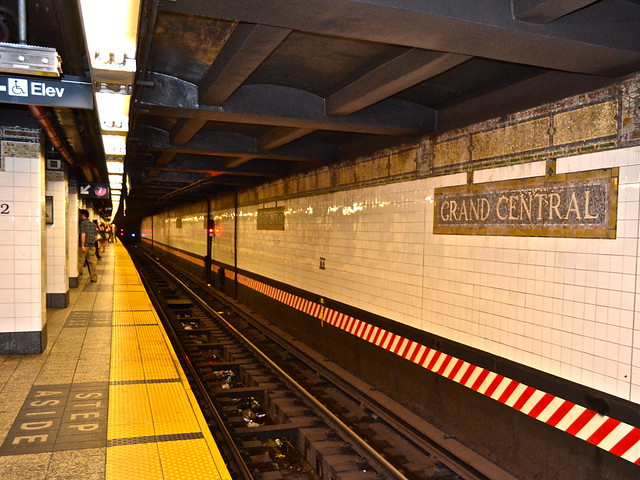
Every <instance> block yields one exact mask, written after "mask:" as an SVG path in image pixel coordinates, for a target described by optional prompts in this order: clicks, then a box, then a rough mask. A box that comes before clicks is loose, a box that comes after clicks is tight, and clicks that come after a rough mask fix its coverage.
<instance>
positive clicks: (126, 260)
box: [106, 246, 232, 480]
mask: <svg viewBox="0 0 640 480" xmlns="http://www.w3.org/2000/svg"><path fill="white" fill-rule="evenodd" d="M119 247H120V248H117V249H116V259H115V260H116V272H118V273H116V274H115V277H116V281H117V282H116V285H119V286H121V287H122V286H123V285H125V284H126V285H127V286H129V287H137V286H141V285H142V282H141V280H140V276H139V274H138V272H137V270H135V267H134V266H133V262H132V261H131V258H130V257H129V255H128V253H127V252H126V250H125V249H124V247H122V246H119ZM114 293H117V294H116V295H114V307H116V305H118V304H120V305H121V304H122V303H124V302H125V301H128V302H130V304H133V303H134V298H131V295H127V294H131V293H133V294H134V295H132V296H133V297H135V300H137V301H144V302H148V304H149V305H151V301H150V299H149V298H148V296H147V295H146V292H145V293H144V296H145V298H144V299H143V298H141V295H140V294H141V292H140V290H138V289H137V288H135V289H131V290H127V291H122V290H121V289H118V291H117V292H114ZM125 295H127V297H128V298H126V300H125V298H123V297H124V296H125ZM150 313H151V315H152V317H153V322H155V323H157V325H158V326H159V331H160V334H161V336H162V340H163V342H164V347H165V348H166V350H167V351H168V353H169V356H170V357H171V360H172V362H173V364H174V366H175V368H176V373H177V375H178V377H179V378H180V380H181V384H182V388H183V389H184V392H185V396H186V402H188V403H189V406H188V407H187V406H186V405H185V406H184V408H185V409H187V408H190V410H191V412H192V413H193V417H194V418H195V421H196V424H197V426H198V427H199V430H200V432H201V433H202V435H203V439H201V440H181V441H169V442H157V443H147V444H134V445H124V446H111V447H108V448H107V475H106V479H107V480H116V479H121V478H122V473H123V472H126V471H127V470H129V469H130V468H131V464H132V462H138V461H140V463H138V466H139V467H141V469H142V470H141V471H143V472H144V473H145V475H143V476H142V477H139V478H153V479H160V478H164V479H174V478H175V479H181V480H182V479H187V478H207V479H212V480H214V479H220V480H232V478H231V475H230V473H229V471H228V470H227V467H226V465H225V462H224V459H223V458H222V454H221V453H220V450H219V449H218V446H217V444H216V442H215V440H214V438H213V436H212V435H211V432H210V431H209V426H208V425H207V422H206V420H205V418H204V415H203V414H202V411H201V409H200V406H199V405H198V402H197V400H196V397H195V395H194V393H193V391H192V390H191V386H190V385H189V382H188V380H187V377H186V375H185V373H184V371H183V369H182V366H181V365H180V362H179V360H178V357H177V355H176V354H175V352H174V350H173V347H172V346H171V342H170V340H169V337H168V336H167V333H166V332H165V330H164V327H163V326H162V323H161V322H160V318H159V317H158V315H157V313H156V311H155V309H153V310H151V312H150ZM145 314H146V315H147V316H149V312H145ZM147 318H149V317H147ZM149 320H151V318H149ZM118 328H130V327H118ZM134 328H135V327H134ZM118 345H120V346H121V345H122V343H121V342H118V341H116V342H114V343H113V346H112V349H113V348H115V347H117V346H118ZM138 348H139V347H138ZM114 355H115V351H114V350H112V358H113V357H114ZM143 362H144V359H143ZM115 380H123V379H122V378H118V379H114V378H111V381H115ZM119 387H120V385H112V386H111V388H110V391H111V392H113V393H115V392H114V390H115V389H119ZM116 399H120V401H122V396H121V395H117V394H116V395H114V400H116ZM183 404H184V401H183ZM120 407H122V405H120ZM109 411H110V415H109V417H111V412H112V411H113V412H114V414H115V415H116V416H117V414H116V412H117V411H118V407H116V406H115V405H114V407H113V410H112V407H111V401H110V405H109ZM185 414H186V412H185ZM155 421H156V420H155V419H154V422H155ZM116 422H117V419H116V418H115V417H114V423H112V424H111V427H112V431H111V432H109V438H114V437H113V434H116V435H117V434H118V433H120V434H122V433H124V432H125V431H127V430H126V428H125V430H124V431H123V430H122V429H121V428H122V426H121V428H117V427H116ZM161 423H162V422H161ZM177 423H178V424H181V422H177ZM189 423H190V422H187V424H189ZM191 426H193V427H195V424H191ZM166 427H167V425H166V424H164V425H160V424H158V428H160V429H161V430H163V429H164V428H166ZM155 431H156V435H157V434H158V431H157V429H156V430H155ZM162 433H167V432H162ZM173 433H176V434H178V433H190V432H181V431H179V432H173ZM120 438H122V437H120ZM207 459H210V460H211V463H208V462H207ZM185 462H186V463H188V464H190V465H192V467H187V466H185ZM193 465H197V472H196V471H194V472H187V470H188V469H189V468H193ZM160 472H162V473H160ZM130 473H133V472H130ZM149 474H151V475H152V476H151V477H147V476H148V475H149ZM192 474H193V476H192ZM185 475H186V476H185ZM202 475H204V476H202Z"/></svg>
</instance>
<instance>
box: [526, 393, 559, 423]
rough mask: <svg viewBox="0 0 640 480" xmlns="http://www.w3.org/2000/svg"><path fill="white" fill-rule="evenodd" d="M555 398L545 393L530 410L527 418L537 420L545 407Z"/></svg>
mask: <svg viewBox="0 0 640 480" xmlns="http://www.w3.org/2000/svg"><path fill="white" fill-rule="evenodd" d="M554 398H555V395H551V394H550V393H545V394H544V395H543V397H542V398H541V399H540V400H539V401H538V403H536V406H535V407H533V408H532V409H531V411H530V412H529V416H530V417H533V418H538V415H540V414H541V413H542V411H543V410H544V409H545V408H547V406H548V405H549V404H550V403H551V402H552V400H553V399H554Z"/></svg>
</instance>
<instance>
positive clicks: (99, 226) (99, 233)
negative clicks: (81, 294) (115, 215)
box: [78, 209, 118, 283]
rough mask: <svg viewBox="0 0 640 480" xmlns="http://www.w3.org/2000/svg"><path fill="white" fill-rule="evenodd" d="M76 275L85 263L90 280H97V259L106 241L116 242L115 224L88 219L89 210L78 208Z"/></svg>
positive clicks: (102, 251) (79, 273) (80, 274)
mask: <svg viewBox="0 0 640 480" xmlns="http://www.w3.org/2000/svg"><path fill="white" fill-rule="evenodd" d="M78 219H79V224H78V277H80V276H82V270H83V268H84V266H85V264H86V265H87V268H88V269H89V277H90V280H91V281H92V282H94V283H95V282H97V281H98V260H101V259H102V255H101V253H104V251H105V248H106V246H107V242H109V243H111V242H117V241H118V237H117V236H116V226H115V224H113V223H104V222H103V223H99V222H98V221H97V220H93V221H91V220H89V211H88V210H85V209H80V210H78Z"/></svg>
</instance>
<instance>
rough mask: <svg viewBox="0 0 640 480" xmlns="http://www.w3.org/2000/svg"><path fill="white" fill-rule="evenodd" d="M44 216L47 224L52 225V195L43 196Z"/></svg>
mask: <svg viewBox="0 0 640 480" xmlns="http://www.w3.org/2000/svg"><path fill="white" fill-rule="evenodd" d="M44 218H45V221H46V224H47V225H53V197H50V196H46V197H44Z"/></svg>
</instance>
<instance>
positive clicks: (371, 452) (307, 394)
mask: <svg viewBox="0 0 640 480" xmlns="http://www.w3.org/2000/svg"><path fill="white" fill-rule="evenodd" d="M142 253H143V254H145V255H146V256H148V257H149V258H150V259H151V260H152V261H154V262H155V263H156V264H157V266H158V267H159V268H161V269H162V270H163V271H165V272H166V274H167V275H169V276H171V277H172V278H173V279H174V281H175V282H176V283H178V284H179V285H180V286H182V288H184V289H185V290H186V291H188V292H189V293H190V295H192V297H193V298H194V299H196V300H197V301H198V302H199V303H200V304H201V305H200V306H202V307H203V308H204V309H205V310H206V311H207V312H209V313H210V314H211V315H213V316H215V317H216V318H218V319H219V320H220V321H221V322H223V323H224V324H225V325H227V327H228V328H229V329H230V330H231V331H233V332H234V333H235V334H236V335H237V336H238V337H239V338H240V339H241V340H242V341H243V342H245V344H246V345H247V346H248V347H249V348H251V349H252V350H253V351H254V352H255V353H256V354H257V355H258V356H259V357H260V358H261V359H262V360H263V361H264V362H265V363H267V364H268V365H269V366H270V367H271V368H272V369H273V370H274V371H276V372H277V373H278V374H279V375H281V376H282V378H284V379H285V380H286V381H287V383H289V384H290V385H291V386H292V387H294V388H295V389H296V390H298V391H299V392H300V393H301V394H302V395H303V396H304V397H305V398H306V399H307V400H308V401H310V402H311V403H313V405H314V406H315V407H316V408H318V410H320V411H321V412H322V413H323V414H324V415H325V417H326V418H327V419H328V420H329V422H330V423H333V424H334V425H337V426H338V427H339V429H340V430H341V431H342V432H343V433H345V434H346V435H347V436H348V437H350V438H351V440H353V441H355V442H356V443H357V444H358V446H359V447H360V448H362V449H363V450H365V451H366V452H367V453H368V454H369V455H370V456H371V457H372V458H373V459H375V461H376V462H378V463H379V464H380V465H382V466H383V467H384V468H385V469H386V470H388V471H389V472H391V473H393V474H394V475H395V476H396V477H397V479H398V480H410V479H409V478H408V477H406V476H405V475H404V474H403V473H402V472H401V471H400V470H398V469H397V468H396V467H395V466H394V465H392V464H391V463H389V461H388V460H387V459H386V458H384V457H383V456H382V455H381V454H380V453H378V452H377V451H376V450H375V449H374V448H373V447H371V446H370V445H369V444H368V443H367V441H366V440H365V439H363V438H362V437H361V436H360V435H358V434H357V433H356V432H354V431H353V430H352V429H351V428H350V427H349V426H348V425H347V424H346V423H344V422H343V421H342V420H341V419H340V418H338V417H337V416H336V415H335V414H334V413H333V412H331V411H330V410H329V409H327V407H325V406H324V405H323V404H322V403H320V401H318V400H317V399H316V398H315V397H314V396H313V394H311V393H310V392H309V391H307V390H306V389H305V388H304V387H303V386H302V385H300V384H299V383H298V382H297V381H296V380H294V379H293V378H292V377H291V376H290V375H289V374H288V373H286V372H285V371H284V370H283V369H282V368H280V367H279V366H278V365H277V364H276V363H275V362H273V360H271V359H270V358H269V357H268V356H267V355H266V354H265V353H264V352H262V350H260V348H259V347H257V346H256V345H255V344H254V343H253V342H251V341H250V340H249V339H248V338H247V337H246V336H244V335H243V334H242V333H241V332H240V331H239V330H238V329H237V328H236V327H234V326H233V325H231V324H230V323H229V322H228V321H227V320H226V319H225V318H224V317H222V316H221V315H220V314H219V313H218V312H216V311H215V310H214V309H212V308H211V307H209V305H208V304H207V302H206V301H205V300H203V299H202V298H201V297H200V296H199V295H198V294H196V293H195V292H194V291H193V290H192V289H191V288H190V287H189V286H187V285H186V284H185V283H184V282H182V280H180V279H179V278H177V277H176V276H175V274H174V273H173V272H171V271H169V270H168V269H167V268H165V267H164V265H161V264H159V263H157V262H156V261H155V260H154V259H153V258H152V257H151V256H150V255H148V254H147V253H146V252H144V251H142Z"/></svg>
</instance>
